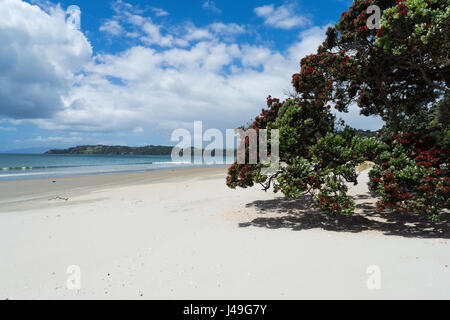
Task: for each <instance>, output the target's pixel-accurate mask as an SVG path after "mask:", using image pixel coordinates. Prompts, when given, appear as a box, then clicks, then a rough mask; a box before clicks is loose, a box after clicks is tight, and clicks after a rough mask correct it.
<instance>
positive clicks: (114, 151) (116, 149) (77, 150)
mask: <svg viewBox="0 0 450 320" xmlns="http://www.w3.org/2000/svg"><path fill="white" fill-rule="evenodd" d="M172 149H173V147H170V146H145V147H127V146H104V145H97V146H77V147H73V148H68V149H53V150H49V151H47V152H45V154H106V155H170V154H171V153H172Z"/></svg>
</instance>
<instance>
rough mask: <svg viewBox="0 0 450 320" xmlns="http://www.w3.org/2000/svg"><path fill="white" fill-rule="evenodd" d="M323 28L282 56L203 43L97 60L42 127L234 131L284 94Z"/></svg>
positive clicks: (304, 35) (135, 50)
mask: <svg viewBox="0 0 450 320" xmlns="http://www.w3.org/2000/svg"><path fill="white" fill-rule="evenodd" d="M324 31H325V29H324V28H313V29H311V30H309V31H305V32H303V33H301V34H300V35H299V39H298V41H297V42H296V43H295V44H294V45H293V46H292V47H291V48H290V49H289V50H288V51H286V52H285V53H280V52H277V51H274V50H271V49H269V48H266V47H262V46H254V45H237V44H233V43H231V44H230V43H224V42H220V41H217V39H216V40H207V39H205V40H202V41H198V42H197V43H195V44H194V45H193V46H190V47H186V48H176V47H175V48H167V49H163V50H156V49H155V48H150V47H145V46H135V47H132V48H130V49H128V50H126V51H124V52H122V53H120V54H117V55H116V54H105V55H98V56H97V57H96V59H95V61H92V62H91V63H90V64H89V65H88V66H86V69H85V72H86V76H85V77H83V79H81V81H80V84H79V85H78V86H76V87H74V88H73V89H72V90H71V93H70V95H69V97H68V98H67V100H66V103H67V104H68V105H69V106H70V107H69V108H66V109H65V110H63V111H62V112H60V113H59V114H58V115H57V117H55V118H54V119H52V120H40V121H39V122H38V123H39V125H40V126H41V127H44V128H47V129H58V130H77V131H92V132H98V131H105V132H108V131H116V132H117V131H128V132H137V131H136V130H138V131H141V130H140V129H136V128H142V129H145V128H150V129H153V130H154V129H157V130H163V131H164V130H172V129H174V128H177V127H188V126H189V124H190V123H192V122H193V121H194V120H203V121H204V124H205V126H208V127H217V128H234V127H236V126H237V125H240V124H243V123H242V121H246V120H247V119H250V118H251V117H253V116H255V114H257V113H258V111H259V109H260V108H261V107H263V106H264V103H265V97H266V96H267V95H269V94H272V95H275V96H280V97H283V96H284V95H285V93H286V92H287V91H288V90H289V89H290V77H291V74H292V73H293V72H295V70H297V68H298V61H299V59H300V58H301V57H302V56H304V55H305V54H308V53H312V52H314V51H315V50H316V48H317V46H318V45H319V44H320V43H321V41H322V40H323V38H324ZM236 62H237V63H236ZM111 79H118V80H119V81H117V80H116V81H112V80H111ZM145 131H147V130H145Z"/></svg>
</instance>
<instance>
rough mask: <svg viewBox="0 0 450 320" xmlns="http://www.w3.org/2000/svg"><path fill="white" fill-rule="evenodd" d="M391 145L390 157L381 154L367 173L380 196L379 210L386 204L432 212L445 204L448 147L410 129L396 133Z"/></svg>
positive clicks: (448, 193)
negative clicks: (374, 165) (372, 168)
mask: <svg viewBox="0 0 450 320" xmlns="http://www.w3.org/2000/svg"><path fill="white" fill-rule="evenodd" d="M392 145H393V148H392V150H391V152H390V153H389V157H384V158H383V157H381V158H380V159H379V161H378V163H377V166H376V167H375V168H374V170H372V172H371V173H370V175H371V177H370V180H371V182H370V184H369V187H370V188H371V190H373V191H376V192H377V193H378V194H380V195H381V196H382V199H381V200H380V201H378V202H377V207H378V211H382V210H383V209H385V208H389V209H392V210H394V211H398V212H408V211H410V212H417V213H426V214H429V215H431V216H433V215H436V214H437V213H438V212H439V210H440V209H442V208H444V207H447V208H448V206H449V196H450V178H449V167H448V159H449V158H450V149H447V148H444V147H442V146H441V145H439V144H437V143H436V140H435V139H434V138H433V137H432V136H429V135H424V134H419V133H412V132H406V133H403V134H397V135H395V136H394V139H393V141H392ZM380 188H381V189H380Z"/></svg>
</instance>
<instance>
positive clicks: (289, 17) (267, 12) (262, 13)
mask: <svg viewBox="0 0 450 320" xmlns="http://www.w3.org/2000/svg"><path fill="white" fill-rule="evenodd" d="M294 11H295V8H294V6H292V5H281V6H279V7H275V6H274V5H273V4H270V5H265V6H262V7H257V8H255V9H254V12H255V14H256V15H257V16H258V17H261V18H263V19H264V23H265V24H266V25H269V26H272V27H274V28H280V29H292V28H294V27H301V26H304V25H307V24H308V23H309V20H308V19H307V18H306V17H305V16H302V15H298V14H295V13H294Z"/></svg>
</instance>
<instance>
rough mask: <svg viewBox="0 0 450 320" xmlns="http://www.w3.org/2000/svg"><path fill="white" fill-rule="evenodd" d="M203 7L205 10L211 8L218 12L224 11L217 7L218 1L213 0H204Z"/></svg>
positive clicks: (210, 9)
mask: <svg viewBox="0 0 450 320" xmlns="http://www.w3.org/2000/svg"><path fill="white" fill-rule="evenodd" d="M202 8H203V9H205V10H209V11H212V12H215V13H218V14H221V13H222V10H220V9H219V8H217V7H216V3H215V1H213V0H205V1H204V2H203V5H202Z"/></svg>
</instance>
